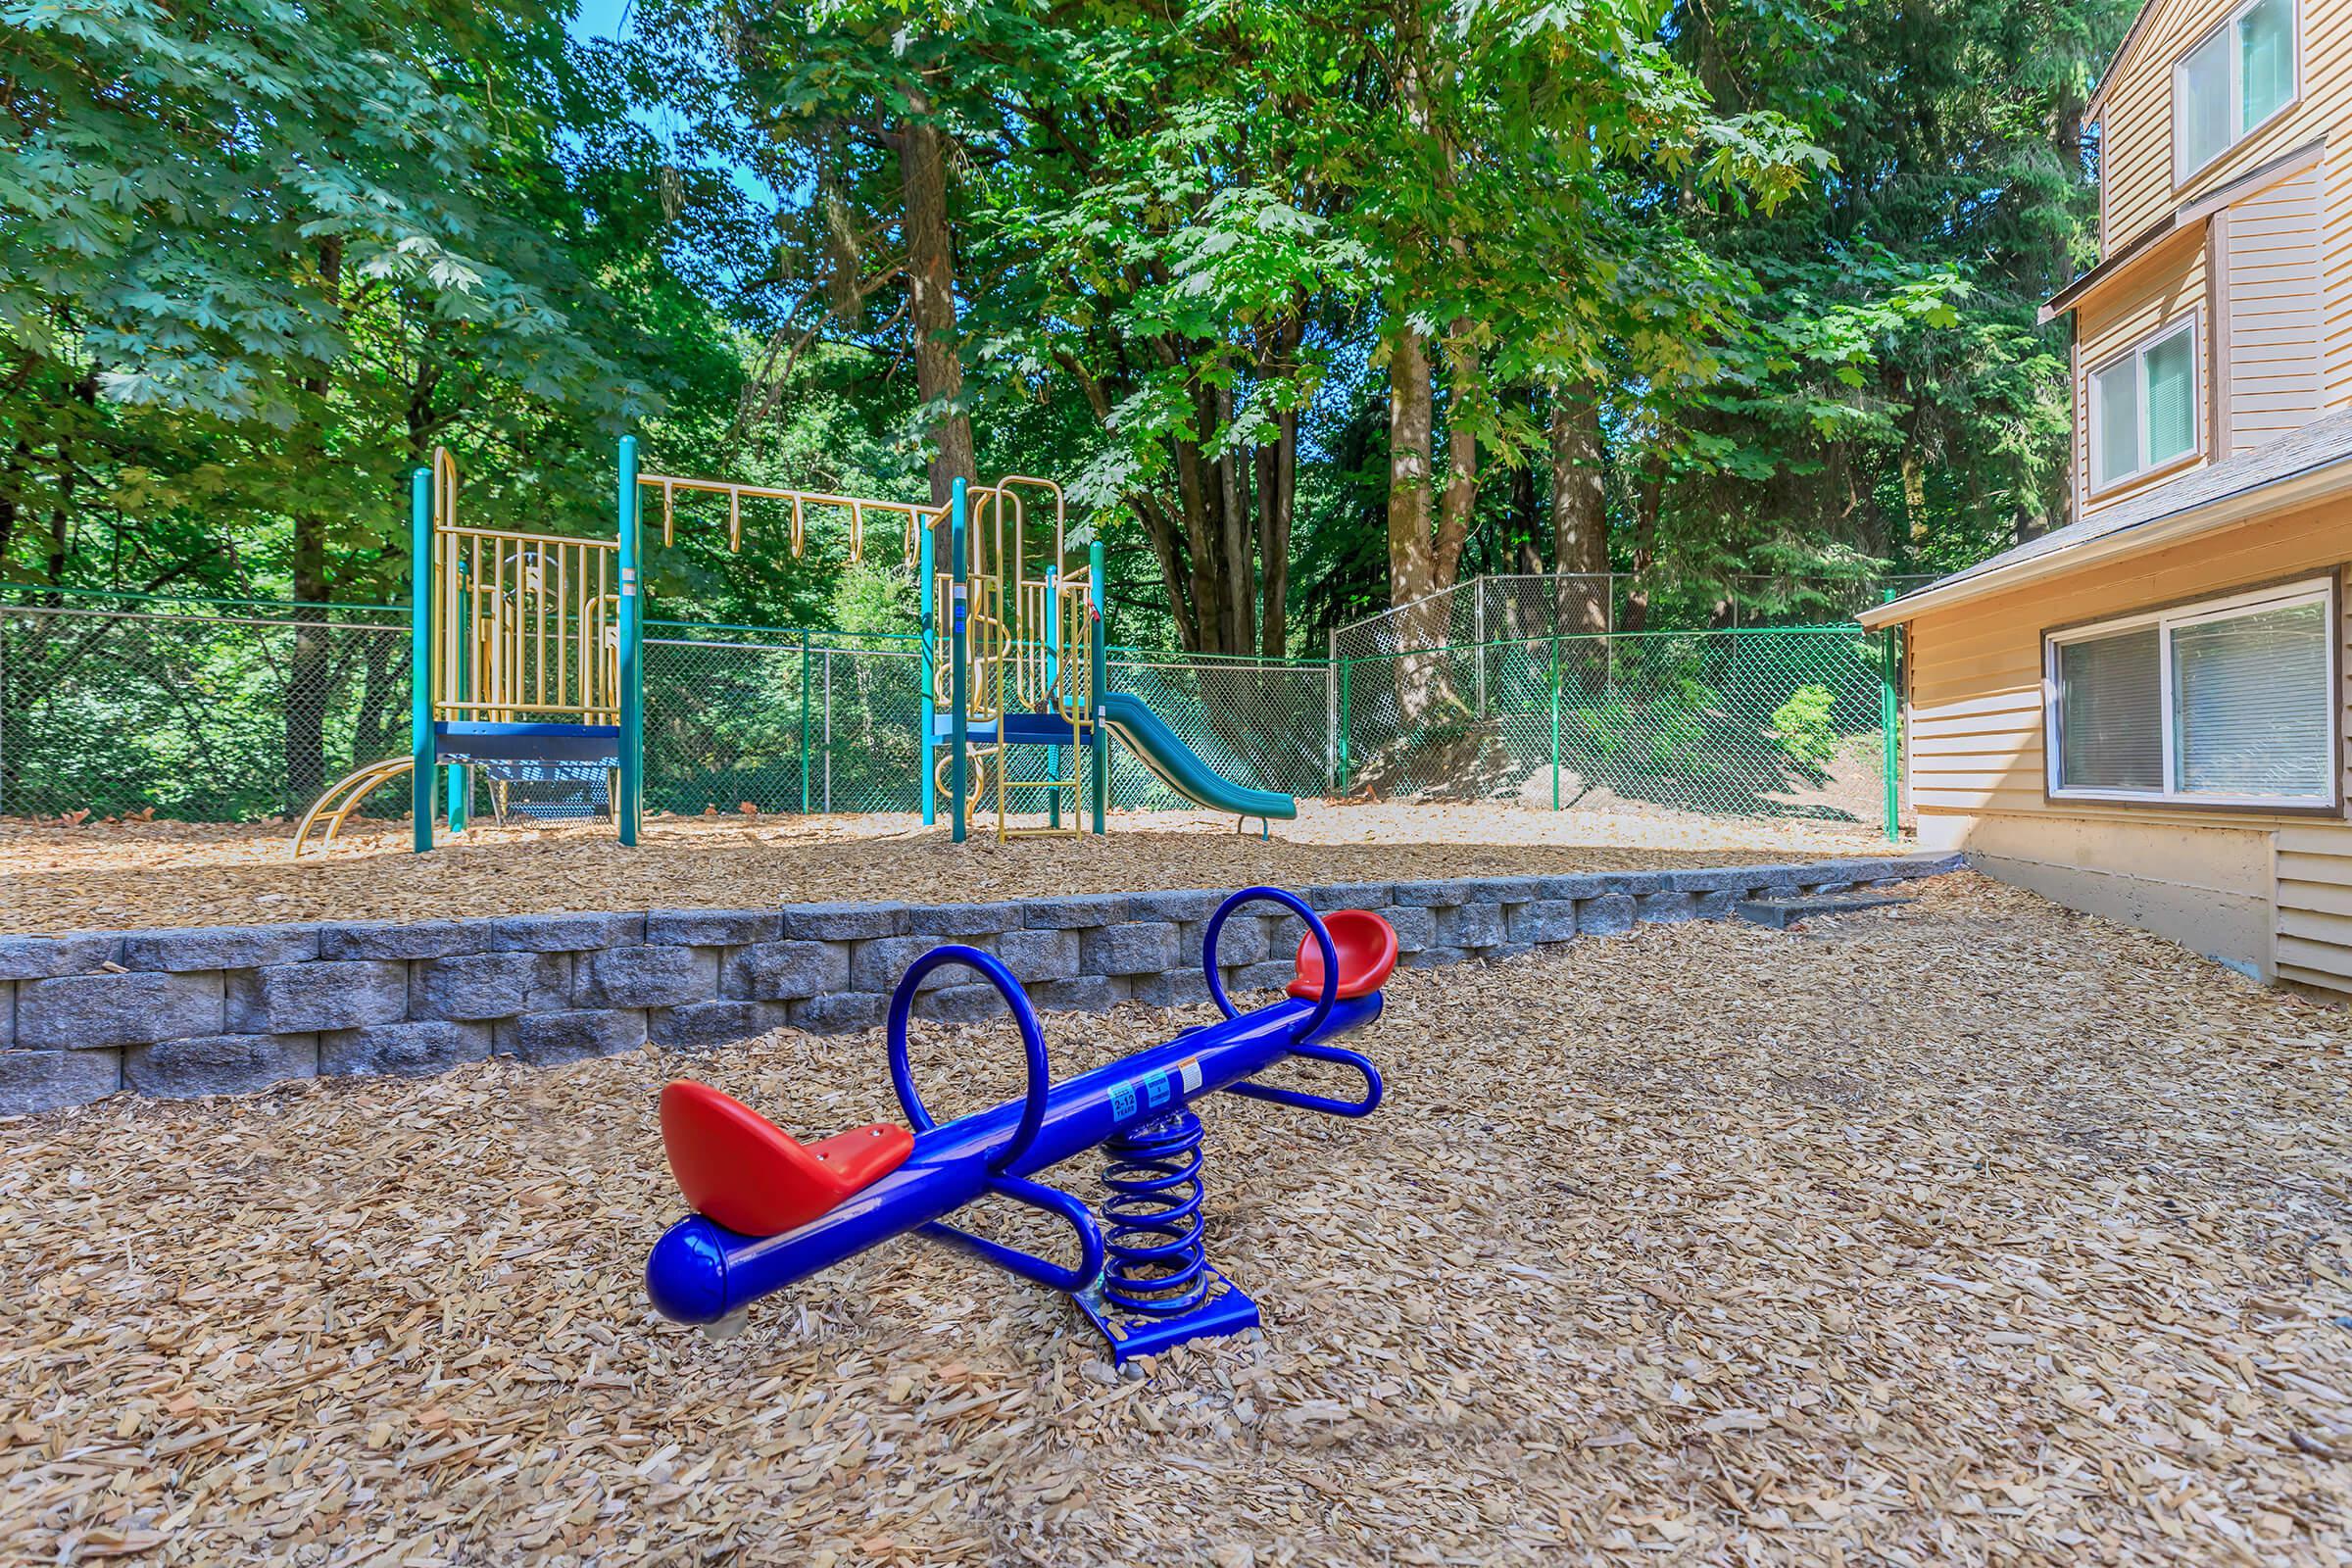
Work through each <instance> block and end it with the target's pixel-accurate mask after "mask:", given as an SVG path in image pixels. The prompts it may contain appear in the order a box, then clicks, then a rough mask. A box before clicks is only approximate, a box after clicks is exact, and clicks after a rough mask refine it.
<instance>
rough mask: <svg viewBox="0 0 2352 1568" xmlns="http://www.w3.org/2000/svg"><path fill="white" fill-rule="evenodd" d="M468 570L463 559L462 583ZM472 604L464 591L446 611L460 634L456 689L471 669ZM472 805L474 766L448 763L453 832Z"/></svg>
mask: <svg viewBox="0 0 2352 1568" xmlns="http://www.w3.org/2000/svg"><path fill="white" fill-rule="evenodd" d="M465 573H466V564H465V563H464V562H460V563H459V564H458V576H459V580H460V582H461V583H463V582H464V581H465ZM435 580H436V581H438V580H439V577H438V574H437V573H436V575H435ZM472 605H473V596H472V595H471V594H470V593H461V594H459V595H458V602H457V603H456V604H454V605H451V606H450V607H449V608H448V610H447V611H446V612H444V613H446V614H449V615H451V616H454V617H455V618H456V620H457V629H458V635H457V636H456V637H455V638H454V639H453V641H455V642H456V643H457V645H458V656H457V657H458V671H457V673H458V679H457V688H458V690H459V691H461V692H462V691H464V690H466V674H467V672H468V664H469V662H470V660H471V659H472V657H473V656H472V653H471V648H472V644H473V619H472V614H473V611H472ZM472 807H473V769H471V768H469V767H467V766H466V764H465V763H463V762H452V763H450V764H449V830H450V832H452V833H463V832H465V831H466V812H467V811H469V810H470V809H472Z"/></svg>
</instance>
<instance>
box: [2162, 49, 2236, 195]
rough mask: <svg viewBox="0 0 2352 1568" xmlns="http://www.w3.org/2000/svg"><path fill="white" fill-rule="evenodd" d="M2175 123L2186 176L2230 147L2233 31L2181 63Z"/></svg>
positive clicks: (2175, 85)
mask: <svg viewBox="0 0 2352 1568" xmlns="http://www.w3.org/2000/svg"><path fill="white" fill-rule="evenodd" d="M2173 91H2174V94H2175V95H2176V99H2177V102H2176V103H2175V105H2174V110H2173V123H2174V125H2175V127H2176V128H2177V131H2178V134H2179V135H2180V172H2182V173H2187V172H2190V171H2192V170H2194V169H2197V168H2199V167H2201V166H2202V165H2204V164H2205V163H2206V162H2208V161H2209V160H2211V159H2213V158H2215V157H2217V156H2218V155H2219V154H2220V153H2221V151H2222V150H2223V149H2224V148H2226V147H2228V146H2229V141H2230V137H2231V135H2232V133H2233V129H2234V127H2232V126H2231V124H2230V123H2229V28H2227V27H2224V28H2222V29H2221V30H2220V31H2219V32H2217V33H2215V34H2214V35H2213V37H2212V39H2211V40H2210V41H2208V42H2207V43H2206V44H2205V46H2204V47H2203V48H2201V49H2199V50H2197V52H2196V53H2194V54H2192V55H2190V56H2189V57H2188V58H2187V59H2185V60H2183V61H2181V62H2180V72H2179V73H2177V74H2176V75H2175V76H2174V78H2173Z"/></svg>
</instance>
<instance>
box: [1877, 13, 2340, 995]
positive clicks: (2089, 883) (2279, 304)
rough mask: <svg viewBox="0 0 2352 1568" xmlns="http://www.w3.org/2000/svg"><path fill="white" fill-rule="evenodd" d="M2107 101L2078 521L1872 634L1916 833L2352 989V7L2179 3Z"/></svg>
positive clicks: (2135, 50) (2023, 877) (1884, 613)
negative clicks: (1899, 667)
mask: <svg viewBox="0 0 2352 1568" xmlns="http://www.w3.org/2000/svg"><path fill="white" fill-rule="evenodd" d="M2092 113H2093V115H2094V117H2095V118H2096V120H2097V122H2098V123H2099V126H2100V134H2101V145H2102V167H2101V179H2100V184H2101V195H2100V221H2099V236H2100V260H2099V264H2098V265H2097V266H2096V267H2095V268H2093V269H2092V270H2090V271H2088V272H2086V273H2084V274H2083V275H2082V277H2080V278H2078V279H2077V280H2076V281H2075V282H2074V283H2072V284H2070V285H2069V286H2068V287H2067V288H2066V289H2065V290H2064V291H2062V292H2061V293H2060V294H2059V295H2058V297H2057V298H2055V299H2053V300H2052V301H2051V302H2050V306H2049V311H2048V313H2047V314H2048V315H2049V316H2051V317H2055V316H2059V315H2064V314H2068V313H2071V314H2072V315H2073V317H2074V319H2075V339H2076V345H2077V346H2076V351H2075V366H2074V381H2075V399H2074V402H2075V442H2074V465H2073V467H2074V474H2073V478H2074V494H2075V514H2076V520H2075V521H2074V522H2073V523H2071V524H2070V525H2069V526H2067V527H2065V528H2061V529H2059V530H2056V531H2055V532H2053V533H2051V534H2048V535H2046V536H2045V537H2043V538H2040V539H2036V540H2034V541H2032V542H2031V543H2029V544H2026V545H2022V546H2020V547H2018V548H2017V549H2015V550H2011V551H2008V552H2006V553H2005V554H2003V555H2000V556H1996V557H1994V558H1993V559H1992V560H1990V561H1987V562H1985V563H1982V564H1979V565H1977V566H1975V567H1972V568H1970V569H1969V570H1967V571H1965V572H1961V573H1959V574H1957V575H1955V576H1953V577H1949V578H1946V579H1944V580H1943V581H1941V582H1938V583H1936V584H1934V585H1933V586H1931V587H1929V588H1926V589H1923V590H1921V591H1920V592H1918V593H1915V594H1912V595H1910V596H1909V597H1907V598H1904V599H1901V600H1897V601H1895V602H1894V603H1893V604H1890V605H1887V606H1884V607H1881V608H1879V609H1877V610H1874V611H1872V612H1871V613H1868V614H1866V615H1865V616H1864V617H1863V620H1864V622H1865V624H1867V625H1870V626H1872V627H1874V628H1875V627H1882V626H1889V625H1893V626H1900V627H1901V628H1902V630H1903V633H1904V637H1905V648H1906V659H1905V668H1906V670H1907V672H1908V673H1907V677H1906V681H1907V711H1908V717H1909V725H1910V730H1909V732H1910V746H1909V753H1908V757H1909V761H1908V777H1909V785H1910V795H1911V802H1912V805H1913V808H1914V809H1915V810H1916V811H1917V814H1918V821H1919V834H1920V839H1921V842H1922V843H1923V845H1925V846H1928V847H1932V848H1953V849H1961V850H1965V851H1967V852H1969V853H1970V855H1971V856H1972V857H1973V858H1974V859H1975V860H1976V862H1977V863H1978V864H1979V865H1980V866H1982V867H1983V868H1984V869H1985V870H1987V871H1989V872H1992V873H1993V874H1996V875H1999V876H2002V877H2005V878H2007V879H2009V880H2012V881H2015V882H2019V883H2022V884H2024V885H2026V886H2029V887H2033V888H2035V889H2037V890H2039V891H2041V892H2044V893H2047V894H2049V895H2050V896H2052V897H2054V898H2057V899H2059V900H2061V901H2063V902H2065V903H2068V904H2071V905H2074V906H2076V907H2080V908H2084V909H2089V910H2093V911H2095V912H2098V913H2102V914H2107V915H2112V916H2114V917H2117V918H2120V919H2125V920H2130V921H2132V922H2133V923H2136V924H2139V925H2143V926H2146V927H2148V928H2150V929H2152V930H2156V931H2159V932H2162V933H2164V934H2165V935H2167V936H2170V937H2173V938H2175V939H2177V940H2179V941H2180V942H2182V943H2184V944H2186V945H2187V946H2189V947H2192V948H2194V949H2196V950H2197V951H2199V952H2201V953H2205V954H2209V955H2211V956H2215V957H2217V958H2221V959H2223V960H2224V961H2226V962H2229V963H2231V964H2233V965H2236V966H2237V967H2239V968H2241V969H2244V970H2245V971H2247V972H2248V973H2251V974H2256V975H2260V976H2262V977H2263V978H2265V979H2276V980H2283V981H2287V982H2291V983H2294V984H2298V985H2305V986H2311V987H2318V988H2324V989H2327V990H2330V991H2336V992H2348V993H2352V821H2348V820H2347V815H2346V789H2345V778H2346V772H2345V770H2346V766H2347V748H2346V746H2345V741H2344V736H2345V730H2346V727H2347V720H2348V717H2352V687H2347V685H2346V681H2347V654H2348V652H2352V650H2348V648H2347V621H2346V618H2345V616H2346V606H2345V603H2344V583H2343V567H2344V565H2345V564H2346V563H2347V562H2352V0H2243V3H2239V4H2226V3H2219V0H2152V3H2150V4H2149V5H2148V6H2147V7H2146V9H2145V10H2143V11H2142V12H2141V13H2140V15H2139V18H2138V20H2137V21H2136V22H2135V23H2134V24H2133V25H2132V28H2131V32H2130V34H2129V35H2127V37H2126V38H2125V41H2124V44H2123V46H2122V48H2121V49H2120V50H2119V51H2118V53H2117V56H2116V59H2115V61H2114V62H2113V63H2112V64H2111V65H2110V67H2109V68H2108V72H2107V75H2106V78H2105V79H2104V80H2103V81H2102V82H2101V84H2100V86H2099V88H2098V91H2097V92H2096V94H2095V95H2094V97H2093V101H2092Z"/></svg>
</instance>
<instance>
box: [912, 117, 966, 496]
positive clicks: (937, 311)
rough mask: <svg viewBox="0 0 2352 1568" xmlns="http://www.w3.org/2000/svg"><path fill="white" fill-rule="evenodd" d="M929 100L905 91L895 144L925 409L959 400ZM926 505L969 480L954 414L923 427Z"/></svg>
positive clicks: (940, 163)
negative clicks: (903, 120)
mask: <svg viewBox="0 0 2352 1568" xmlns="http://www.w3.org/2000/svg"><path fill="white" fill-rule="evenodd" d="M930 107H931V106H930V101H929V100H928V99H927V98H925V97H924V96H923V94H922V93H921V92H920V91H917V90H914V89H911V88H910V89H908V91H907V130H906V134H905V135H904V136H903V137H901V138H900V143H899V173H900V178H901V181H902V183H903V184H904V186H905V190H906V204H907V212H906V225H907V296H908V300H907V305H908V309H907V319H908V322H909V328H908V329H909V331H910V332H911V333H912V334H913V338H914V389H915V392H916V394H917V395H918V396H920V397H921V398H922V400H923V402H924V404H925V406H927V407H928V406H933V405H938V404H945V403H953V402H954V401H955V400H956V399H957V398H960V397H961V396H962V395H963V356H962V353H961V351H960V350H958V349H957V347H956V251H955V243H954V240H953V238H952V236H951V234H950V232H949V226H948V178H947V161H946V158H945V156H944V154H943V152H942V149H941V144H940V135H939V127H938V126H937V125H934V124H932V123H930V122H929V121H928V120H926V119H923V118H922V117H923V116H925V115H927V114H928V113H930ZM931 449H932V456H931V504H932V505H933V506H945V505H946V504H947V501H948V498H949V496H950V495H951V494H952V492H953V487H954V484H955V481H956V480H957V479H959V478H960V479H965V480H971V479H974V478H976V477H977V469H976V466H975V459H974V456H973V451H972V421H971V419H970V417H968V416H966V415H964V414H962V413H961V412H954V413H950V414H948V415H947V416H946V417H942V418H940V419H938V420H937V421H936V422H935V423H933V425H932V426H931Z"/></svg>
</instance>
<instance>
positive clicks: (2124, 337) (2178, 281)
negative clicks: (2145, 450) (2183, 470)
mask: <svg viewBox="0 0 2352 1568" xmlns="http://www.w3.org/2000/svg"><path fill="white" fill-rule="evenodd" d="M2161 251H2162V254H2160V255H2157V256H2152V257H2150V258H2149V260H2148V262H2147V263H2146V275H2145V277H2144V279H2143V280H2142V281H2140V282H2138V283H2136V284H2134V285H2133V286H2131V288H2129V289H2118V290H2115V291H2113V292H2112V294H2111V296H2110V297H2108V298H2103V299H2100V300H2097V301H2095V302H2088V301H2086V302H2085V303H2084V304H2083V306H2082V310H2081V312H2080V313H2079V314H2078V317H2077V321H2076V327H2077V335H2076V351H2075V472H2076V474H2077V475H2079V476H2080V477H2081V478H2082V497H2083V500H2082V511H2083V514H2084V515H2089V514H2092V513H2095V512H2098V511H2100V510H2101V509H2103V508H2106V507H2111V506H2114V505H2115V504H2116V503H2117V502H2119V501H2123V500H2127V499H2129V498H2130V497H2131V496H2133V495H2137V494H2139V493H2140V492H2141V491H2144V490H2147V489H2149V488H2151V487H2153V486H2154V485H2158V484H2162V483H2164V482H2166V481H2167V480H2170V479H2176V478H2179V477H2180V470H2179V469H2166V470H2164V471H2163V472H2162V473H2160V474H2157V475H2154V476H2152V477H2150V478H2148V479H2144V480H2141V481H2138V482H2137V483H2131V484H2125V485H2119V486H2117V487H2116V488H2114V489H2112V490H2105V491H2101V492H2100V493H2099V494H2098V495H2096V496H2092V495H2091V494H2090V488H2089V474H2090V376H2091V372H2092V371H2094V370H2097V369H2100V368H2103V367H2104V366H2106V364H2107V363H2108V362H2109V361H2111V360H2113V359H2114V358H2115V357H2116V355H2118V354H2120V353H2122V352H2123V351H2124V350H2125V349H2128V348H2130V347H2131V345H2132V344H2134V343H2136V342H2138V341H2139V340H2140V339H2141V338H2144V337H2146V336H2147V335H2148V334H2149V333H2151V332H2153V331H2155V330H2156V329H2157V328H2159V327H2162V326H2168V325H2171V324H2172V323H2174V322H2176V321H2179V320H2180V319H2182V318H2183V317H2186V316H2187V315H2189V314H2190V313H2191V312H2193V311H2196V310H2197V309H2198V308H2199V307H2200V306H2202V305H2203V304H2204V303H2205V251H2204V247H2203V246H2202V245H2201V244H2199V243H2198V242H2197V233H2196V232H2195V231H2187V232H2183V233H2182V234H2181V235H2180V237H2179V238H2177V239H2175V240H2173V241H2171V242H2169V243H2167V244H2166V245H2165V246H2163V247H2161ZM2212 340H2213V323H2212V321H2211V320H2204V321H2202V322H2200V323H2199V326H2198V338H2197V388H2196V404H2195V406H2196V408H2198V409H2199V410H2203V409H2204V408H2205V407H2206V406H2207V403H2208V401H2209V394H2208V392H2207V388H2206V376H2207V374H2208V373H2209V364H2208V362H2209V361H2210V359H2211V357H2212V355H2211V349H2212ZM2199 422H2200V423H2203V422H2204V421H2203V420H2202V419H2200V420H2199ZM2205 445H2206V446H2207V448H2208V449H2210V448H2211V446H2212V440H2211V432H2206V441H2205Z"/></svg>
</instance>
